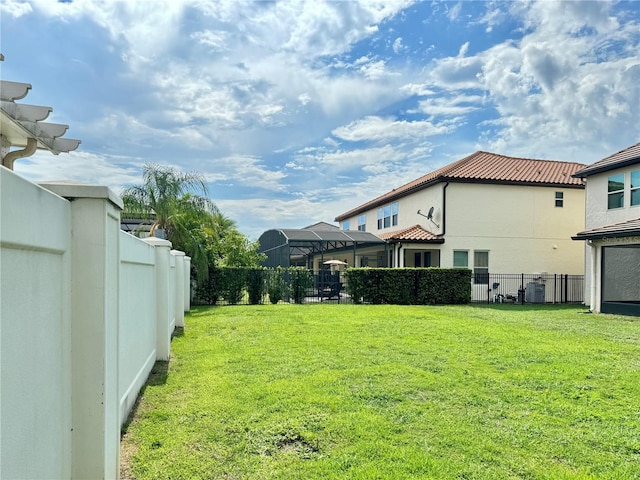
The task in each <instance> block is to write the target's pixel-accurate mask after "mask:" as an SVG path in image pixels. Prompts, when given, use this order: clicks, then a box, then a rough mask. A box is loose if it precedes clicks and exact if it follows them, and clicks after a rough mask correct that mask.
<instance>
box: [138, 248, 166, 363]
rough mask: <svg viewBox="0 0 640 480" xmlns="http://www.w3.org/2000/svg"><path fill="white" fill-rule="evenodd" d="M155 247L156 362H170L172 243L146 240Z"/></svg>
mask: <svg viewBox="0 0 640 480" xmlns="http://www.w3.org/2000/svg"><path fill="white" fill-rule="evenodd" d="M144 241H145V242H147V243H148V244H150V245H153V246H154V247H155V252H156V266H155V272H156V311H157V312H158V313H157V315H158V317H157V320H156V360H162V361H168V360H169V357H170V356H171V334H172V333H173V332H172V330H173V328H172V326H171V320H172V318H173V315H172V312H171V310H170V302H169V294H170V292H169V256H170V254H169V251H170V250H171V242H170V241H169V240H163V239H161V238H155V237H149V238H145V239H144Z"/></svg>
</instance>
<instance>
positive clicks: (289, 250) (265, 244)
mask: <svg viewBox="0 0 640 480" xmlns="http://www.w3.org/2000/svg"><path fill="white" fill-rule="evenodd" d="M258 242H259V243H260V253H264V254H266V255H267V259H266V260H265V261H264V262H262V264H263V266H265V267H271V268H275V267H278V266H280V267H283V268H289V267H290V266H291V263H292V262H291V259H292V258H305V260H306V262H305V263H306V264H307V266H309V265H310V263H311V262H310V260H311V259H312V258H313V256H314V255H317V254H320V256H321V257H324V254H326V253H330V252H339V251H345V250H349V249H353V252H354V256H355V254H356V253H357V251H358V249H359V248H360V249H362V248H369V247H375V246H383V245H384V250H385V258H386V257H387V255H386V253H387V247H388V243H387V242H386V241H385V240H382V239H381V238H378V237H376V236H375V235H373V234H372V233H369V232H361V231H353V230H307V229H284V228H283V229H273V230H267V231H266V232H264V233H263V234H262V235H260V238H259V239H258Z"/></svg>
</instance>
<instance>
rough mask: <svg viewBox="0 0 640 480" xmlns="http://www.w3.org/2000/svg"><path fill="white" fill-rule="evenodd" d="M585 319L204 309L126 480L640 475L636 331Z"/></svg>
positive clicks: (154, 399) (545, 311)
mask: <svg viewBox="0 0 640 480" xmlns="http://www.w3.org/2000/svg"><path fill="white" fill-rule="evenodd" d="M585 311H586V310H585V309H584V308H579V307H557V306H553V307H551V306H538V307H534V306H514V305H499V306H486V305H484V306H456V307H453V306H451V307H450V306H446V307H424V306H374V305H370V306H369V305H263V306H235V307H217V308H199V309H196V310H194V311H192V313H191V314H190V315H188V316H187V317H186V318H185V324H186V327H185V329H184V332H183V334H182V335H181V336H178V337H176V338H174V340H173V344H172V349H173V352H172V359H171V361H170V362H169V364H168V365H167V364H164V365H162V364H158V365H156V371H155V373H154V374H152V377H151V378H150V381H149V384H148V385H147V387H146V388H145V390H144V392H143V395H142V399H141V401H140V404H139V405H138V408H137V410H136V413H135V416H134V418H133V420H132V422H131V423H130V425H129V426H128V428H127V429H126V433H125V434H124V435H123V439H122V459H123V478H135V479H139V480H142V479H174V480H175V479H210V478H211V479H214V478H219V479H261V480H262V479H270V478H273V479H296V480H299V479H314V478H316V479H332V478H333V479H409V478H432V479H439V480H440V479H501V480H502V479H509V478H513V479H516V478H517V479H543V478H544V479H554V480H555V479H631V478H640V319H638V318H633V317H617V316H611V315H591V314H585Z"/></svg>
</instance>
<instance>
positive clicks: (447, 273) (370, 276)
mask: <svg viewBox="0 0 640 480" xmlns="http://www.w3.org/2000/svg"><path fill="white" fill-rule="evenodd" d="M346 278H347V292H348V293H349V295H351V297H352V298H353V300H354V302H356V303H359V302H360V301H364V302H367V303H373V304H381V303H386V304H397V305H410V304H417V305H425V304H461V303H469V301H471V270H469V269H461V268H453V269H448V268H349V269H347V271H346Z"/></svg>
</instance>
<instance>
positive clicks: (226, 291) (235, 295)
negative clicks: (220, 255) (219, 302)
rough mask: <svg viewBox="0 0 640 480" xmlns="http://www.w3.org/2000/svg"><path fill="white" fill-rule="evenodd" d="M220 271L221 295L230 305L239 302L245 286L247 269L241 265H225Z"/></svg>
mask: <svg viewBox="0 0 640 480" xmlns="http://www.w3.org/2000/svg"><path fill="white" fill-rule="evenodd" d="M221 272H222V275H221V277H222V278H221V283H222V286H221V289H222V296H223V297H224V299H225V300H226V301H227V302H229V303H230V304H232V305H235V304H237V303H240V300H242V296H243V295H244V289H245V286H246V281H247V269H246V268H242V267H225V268H223V269H221Z"/></svg>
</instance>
